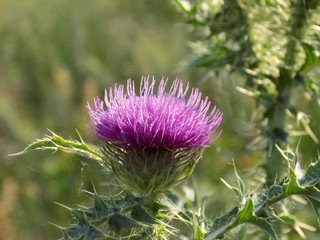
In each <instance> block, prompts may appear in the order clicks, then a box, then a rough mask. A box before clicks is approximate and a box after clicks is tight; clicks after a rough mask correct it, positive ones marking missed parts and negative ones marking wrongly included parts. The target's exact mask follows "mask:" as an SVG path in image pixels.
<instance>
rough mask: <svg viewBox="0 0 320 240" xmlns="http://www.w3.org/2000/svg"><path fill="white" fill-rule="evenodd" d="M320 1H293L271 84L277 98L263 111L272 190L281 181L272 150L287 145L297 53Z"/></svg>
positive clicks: (278, 157)
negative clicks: (282, 52) (283, 48)
mask: <svg viewBox="0 0 320 240" xmlns="http://www.w3.org/2000/svg"><path fill="white" fill-rule="evenodd" d="M318 4H319V1H317V0H311V1H308V2H306V1H303V0H296V1H294V2H293V3H292V13H291V18H290V19H289V29H288V32H287V38H288V43H287V47H286V54H285V57H284V66H280V67H279V70H280V71H279V72H280V75H279V78H278V79H276V80H275V81H274V83H275V85H276V88H277V91H278V95H277V98H276V99H275V100H274V99H272V100H270V102H271V104H270V106H269V108H268V109H267V111H266V118H267V119H268V126H267V135H268V146H267V157H266V163H265V166H264V167H265V170H266V174H267V178H266V184H267V186H271V185H272V184H273V183H274V182H277V181H278V180H279V179H281V175H282V169H283V167H282V165H283V163H282V157H281V154H280V153H279V152H278V151H277V149H276V148H275V144H278V145H279V146H280V147H284V146H285V145H286V143H287V135H288V134H287V132H286V123H287V117H286V111H287V109H288V108H289V107H290V100H291V95H292V90H293V85H294V84H293V83H294V77H295V76H296V74H297V73H298V71H299V70H298V69H297V66H296V61H297V57H298V56H297V53H298V52H299V49H298V47H299V43H300V41H302V39H303V37H304V34H305V29H306V26H307V24H308V20H309V17H310V11H309V10H311V9H316V8H317V5H318Z"/></svg>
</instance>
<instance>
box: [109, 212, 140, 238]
mask: <svg viewBox="0 0 320 240" xmlns="http://www.w3.org/2000/svg"><path fill="white" fill-rule="evenodd" d="M108 225H109V227H110V229H111V230H112V231H114V232H116V233H120V231H121V229H124V228H134V227H138V226H139V224H138V223H137V222H136V221H134V220H132V219H131V218H128V217H126V216H124V215H121V214H119V213H115V214H113V215H112V216H111V217H110V218H109V221H108Z"/></svg>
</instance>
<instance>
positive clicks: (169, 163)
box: [87, 78, 222, 194]
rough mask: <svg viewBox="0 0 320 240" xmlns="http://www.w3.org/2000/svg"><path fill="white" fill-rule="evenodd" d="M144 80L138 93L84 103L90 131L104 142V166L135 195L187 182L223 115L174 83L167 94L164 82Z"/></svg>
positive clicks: (130, 89)
mask: <svg viewBox="0 0 320 240" xmlns="http://www.w3.org/2000/svg"><path fill="white" fill-rule="evenodd" d="M155 84H156V80H155V79H154V78H153V79H152V80H151V81H150V80H149V78H142V80H141V84H140V91H139V94H138V95H137V94H136V92H135V86H134V82H133V81H132V80H130V79H129V80H128V81H127V85H126V88H125V86H124V85H119V86H117V85H116V86H115V87H114V88H110V90H109V92H107V91H106V92H105V99H104V101H102V100H100V99H99V98H98V97H96V98H95V99H94V106H93V107H91V105H90V104H87V108H88V113H89V116H90V119H91V122H92V124H91V127H92V128H91V129H92V131H93V133H94V134H95V136H96V137H97V138H98V139H99V140H101V141H103V142H104V145H103V146H102V152H103V153H104V156H105V158H104V164H105V165H106V166H107V167H108V168H109V169H111V170H112V171H113V172H114V174H115V176H116V177H117V178H118V180H119V181H120V182H122V183H123V184H125V185H126V186H127V187H128V188H130V189H132V190H134V191H135V192H138V193H139V194H149V193H151V192H153V193H157V192H161V191H163V190H164V189H167V188H168V187H170V186H172V185H175V184H177V183H179V182H181V181H182V180H184V179H186V178H188V177H189V176H190V174H191V173H192V171H193V169H194V167H195V165H196V163H197V162H198V161H199V159H200V158H201V156H202V151H203V148H205V147H207V146H208V145H209V144H210V143H211V142H213V141H214V140H215V139H217V138H218V137H219V135H220V132H219V133H218V134H217V136H216V137H215V139H213V140H212V139H211V138H210V136H211V135H212V133H213V132H215V130H216V129H217V128H218V127H219V125H220V122H221V120H222V113H221V112H220V111H219V110H217V108H216V107H213V109H212V110H209V109H210V104H211V102H210V101H209V100H208V97H205V98H204V99H202V98H201V97H202V94H201V92H200V91H199V90H198V89H196V88H192V89H191V91H190V94H188V89H189V85H188V84H187V86H186V87H185V88H184V87H183V83H182V82H181V80H179V79H176V80H175V81H174V82H173V84H172V85H171V87H170V90H169V91H168V92H166V91H165V88H166V85H167V80H165V79H162V80H161V81H160V83H159V87H158V89H157V91H155V90H154V88H155Z"/></svg>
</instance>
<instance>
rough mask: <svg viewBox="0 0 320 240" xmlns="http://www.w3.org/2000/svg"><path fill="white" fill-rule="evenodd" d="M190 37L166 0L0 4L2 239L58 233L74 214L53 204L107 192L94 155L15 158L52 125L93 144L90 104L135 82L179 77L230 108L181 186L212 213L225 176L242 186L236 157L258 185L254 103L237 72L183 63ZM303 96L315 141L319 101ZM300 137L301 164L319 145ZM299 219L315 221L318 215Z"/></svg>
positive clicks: (222, 202)
mask: <svg viewBox="0 0 320 240" xmlns="http://www.w3.org/2000/svg"><path fill="white" fill-rule="evenodd" d="M192 38H193V36H192V34H191V33H190V31H189V30H188V27H187V26H186V25H184V24H183V17H182V16H181V15H180V14H179V12H178V11H177V10H176V9H175V7H174V5H173V4H172V2H170V1H156V0H147V1H130V0H123V1H118V0H108V1H104V0H91V1H87V0H69V1H64V0H54V1H52V0H45V1H37V0H24V1H17V0H2V1H0V239H9V240H20V239H34V240H38V239H39V240H40V239H41V240H43V239H58V238H59V237H61V233H60V230H59V229H58V228H56V227H55V226H53V225H52V224H50V223H54V224H58V225H62V226H66V225H67V224H68V223H69V221H70V214H69V212H68V211H67V210H65V209H64V208H62V207H61V206H58V205H57V204H56V202H58V203H61V204H65V205H68V206H71V207H75V206H77V204H82V205H86V204H89V203H90V198H89V197H88V195H86V194H85V193H83V190H89V191H90V190H92V185H93V184H94V185H95V187H96V188H97V189H98V191H99V193H101V194H104V192H107V190H108V186H106V184H104V182H105V178H107V177H108V176H106V173H104V172H103V171H102V170H101V168H100V166H99V165H98V164H96V163H94V162H90V161H87V160H85V159H82V158H80V157H74V156H70V155H68V154H63V153H55V154H51V153H50V152H44V153H42V152H37V153H29V154H25V155H21V156H11V157H9V156H8V154H10V153H16V152H19V151H21V150H22V149H24V148H25V147H26V146H27V144H28V143H30V142H32V141H33V140H34V139H36V138H41V137H43V136H44V135H45V134H49V132H48V130H47V129H50V130H52V131H54V132H56V133H58V134H60V135H61V136H63V137H65V138H68V137H71V138H77V137H78V136H77V133H76V129H77V130H78V131H79V132H80V134H81V136H82V138H83V139H84V140H85V141H86V142H88V143H96V142H95V139H94V137H93V136H92V135H91V134H90V132H89V131H88V129H87V128H86V120H88V116H87V112H86V107H85V105H86V103H87V101H89V102H92V99H93V97H94V96H97V95H100V96H103V93H104V88H109V87H111V86H113V85H114V84H115V83H123V82H125V81H126V80H127V79H128V78H132V79H135V80H136V82H139V81H140V78H141V76H142V75H143V76H148V75H150V76H155V77H156V78H158V79H160V78H161V77H163V76H166V77H169V79H171V80H173V79H174V78H176V77H179V78H181V79H183V80H184V81H189V82H191V85H192V86H194V87H198V88H200V89H201V90H202V91H203V92H205V94H206V95H208V96H210V99H211V100H212V101H213V102H214V104H216V105H217V106H218V107H219V108H220V109H221V110H222V111H223V112H224V119H223V123H222V126H221V129H223V134H222V136H221V137H220V139H219V140H218V141H217V142H215V143H214V145H213V146H212V147H211V148H210V149H208V150H207V151H206V152H205V155H204V159H203V160H202V161H201V162H200V163H199V165H198V166H197V169H196V171H195V173H194V175H193V176H192V178H191V179H190V180H188V181H187V182H186V183H184V184H183V186H185V187H187V186H194V188H195V189H196V191H197V192H198V194H199V195H200V196H201V197H206V196H208V198H207V200H206V201H207V203H206V206H207V212H208V216H215V215H217V214H220V213H221V212H223V211H225V210H226V209H229V208H231V207H232V206H233V205H234V204H235V203H236V201H235V196H234V195H233V193H232V191H230V190H229V189H227V188H226V187H225V186H224V185H223V184H222V183H221V180H220V178H223V179H225V180H226V181H228V182H230V183H235V177H234V173H233V161H234V162H235V165H236V166H237V169H238V171H239V174H240V175H241V176H242V177H243V178H244V180H245V181H246V179H252V176H254V177H253V178H254V179H255V181H256V182H255V184H256V183H257V181H259V176H260V174H263V173H262V172H261V173H260V172H259V168H253V167H255V166H257V165H258V164H259V163H260V162H261V161H262V160H263V153H261V152H258V151H253V150H252V149H251V150H250V149H249V147H248V146H250V143H251V142H252V141H253V140H254V136H256V134H257V130H256V129H255V120H256V118H257V110H256V109H255V102H254V100H253V99H250V98H249V97H247V96H245V95H243V94H241V93H239V92H238V91H237V90H236V87H237V86H242V85H243V82H244V81H243V79H242V78H241V76H237V75H235V74H232V75H230V74H227V73H226V74H220V75H217V74H215V73H213V72H212V73H208V71H207V70H200V69H186V68H184V61H185V60H186V59H187V56H188V55H189V54H190V52H191V50H190V46H189V42H190V40H192ZM297 96H298V97H297V99H298V101H299V105H301V107H302V108H303V109H304V111H305V112H306V113H308V114H309V115H310V116H311V119H313V122H312V123H311V127H312V129H313V130H314V132H315V134H316V135H318V136H319V133H320V126H319V124H318V122H319V119H320V111H319V104H318V102H317V99H313V100H311V101H305V99H304V96H300V95H299V93H297ZM298 141H300V145H299V152H300V153H303V154H302V155H301V161H302V165H306V164H308V163H309V162H311V161H313V160H315V159H316V158H317V156H318V151H319V145H317V144H315V143H314V142H313V141H312V140H311V139H310V138H309V137H308V136H305V137H301V138H297V139H296V140H293V142H292V145H293V146H297V145H298ZM247 184H248V186H251V185H250V181H248V183H247ZM186 189H187V188H186ZM248 190H251V191H254V189H248ZM294 207H295V208H296V209H299V208H303V206H301V205H299V204H295V206H294ZM301 218H302V219H304V220H305V221H306V222H308V223H309V224H311V225H316V222H315V216H314V215H313V214H312V213H310V214H307V215H306V214H304V215H302V214H301ZM318 234H319V233H318ZM310 236H316V235H310ZM290 239H299V237H297V235H295V234H293V235H292V238H290Z"/></svg>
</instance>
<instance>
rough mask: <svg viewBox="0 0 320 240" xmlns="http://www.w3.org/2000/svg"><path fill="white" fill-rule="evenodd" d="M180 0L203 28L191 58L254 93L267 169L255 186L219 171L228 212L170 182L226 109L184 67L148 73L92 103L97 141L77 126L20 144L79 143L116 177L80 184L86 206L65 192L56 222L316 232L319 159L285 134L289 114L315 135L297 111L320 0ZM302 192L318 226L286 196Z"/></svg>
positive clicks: (104, 235)
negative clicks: (211, 208) (102, 189)
mask: <svg viewBox="0 0 320 240" xmlns="http://www.w3.org/2000/svg"><path fill="white" fill-rule="evenodd" d="M175 3H176V5H177V7H178V9H179V10H181V12H182V13H183V15H184V17H185V18H186V22H187V23H188V24H189V25H190V26H191V29H193V30H195V31H196V32H197V34H199V35H197V37H199V38H198V39H197V40H196V42H194V43H193V46H195V48H194V54H193V56H192V57H191V59H188V60H187V63H188V67H202V68H205V69H206V70H207V71H208V72H210V71H215V72H216V73H217V74H219V73H220V72H232V73H236V74H237V76H239V77H241V78H244V79H245V80H246V84H245V86H239V87H238V89H240V91H241V92H243V93H246V94H247V95H250V96H251V97H254V99H255V101H256V103H257V112H258V113H259V114H257V115H258V116H260V119H259V120H258V121H257V122H256V126H257V128H259V130H260V131H259V133H260V134H259V135H258V136H256V138H255V139H254V140H253V142H254V143H255V146H256V148H255V149H259V150H260V151H262V152H264V158H263V159H261V162H260V164H259V166H257V168H258V167H262V168H263V169H264V171H265V179H264V181H263V183H261V182H259V183H256V185H255V186H254V190H252V189H250V188H248V187H247V185H246V181H244V180H243V179H242V178H241V177H240V175H241V174H238V172H237V170H236V167H235V177H236V180H237V184H236V185H235V186H234V185H233V184H230V183H228V181H227V180H222V182H223V183H224V184H225V185H226V187H227V188H229V189H231V190H232V191H233V192H234V193H235V196H236V200H237V202H236V204H235V206H234V207H233V208H231V209H230V210H229V211H226V212H225V213H222V214H221V215H216V214H215V213H214V214H213V213H210V212H208V211H207V209H206V208H205V206H204V205H203V206H201V207H199V206H197V205H196V203H195V200H194V202H192V204H187V203H186V202H184V201H183V199H182V198H181V197H180V195H179V194H178V193H177V191H175V188H174V186H176V185H178V184H181V182H183V181H184V180H186V179H187V178H188V177H190V175H191V174H192V172H193V171H194V169H195V167H196V165H197V164H198V162H199V160H200V159H201V158H202V153H203V151H204V149H205V148H206V147H208V146H209V145H210V144H211V143H213V142H214V141H216V140H217V139H218V138H219V136H220V134H221V129H219V126H220V123H221V121H222V112H221V111H220V110H218V109H217V108H216V107H215V106H212V105H211V101H210V100H209V98H210V99H211V96H209V97H205V96H203V95H202V93H201V91H200V90H199V89H196V88H191V89H190V87H189V84H187V85H184V84H183V83H182V81H181V80H179V79H176V80H174V81H173V82H172V83H171V84H169V82H170V81H169V80H168V79H161V80H160V81H156V80H155V79H154V78H142V80H141V82H140V87H139V88H138V90H136V86H137V85H136V84H135V82H134V81H133V80H128V81H127V83H126V85H116V86H114V87H113V88H110V90H106V91H105V96H104V98H100V97H96V98H95V99H94V100H93V103H88V104H87V111H88V115H89V120H88V121H87V126H88V130H89V131H90V132H91V133H92V134H93V135H94V136H95V137H96V139H97V140H98V146H92V145H91V144H90V145H89V144H86V143H85V141H84V140H83V139H82V138H81V137H80V134H79V137H80V140H78V141H77V140H67V139H64V138H63V137H61V136H59V135H57V134H55V133H53V132H51V134H50V135H48V136H46V137H44V138H43V139H38V140H36V141H35V142H33V143H32V144H30V145H29V146H28V147H27V148H26V149H25V150H24V151H23V152H22V153H25V152H28V151H38V150H53V151H58V150H59V151H64V152H67V153H72V154H78V155H80V156H82V157H85V158H88V159H92V160H94V161H96V162H98V163H99V164H100V165H101V167H102V169H103V170H106V171H105V172H107V174H110V175H111V176H112V177H114V179H116V181H117V186H118V188H117V190H119V191H118V192H116V193H115V194H111V195H110V194H108V195H106V194H101V193H98V191H97V190H96V189H95V188H94V191H93V192H89V191H85V193H86V194H88V195H89V196H90V197H91V199H92V205H91V206H78V207H76V208H72V207H68V206H64V205H62V204H59V205H61V206H63V207H65V208H66V209H68V210H69V211H70V212H71V215H72V218H73V220H72V222H71V224H70V226H67V227H61V226H57V227H59V228H60V229H61V231H62V234H63V237H62V239H195V240H202V239H206V240H210V239H288V232H290V231H295V232H297V235H298V237H299V238H302V239H307V237H306V236H307V235H306V234H305V232H304V230H303V229H305V230H311V231H316V232H319V223H320V187H319V186H320V161H319V159H318V160H317V161H314V162H313V163H311V164H309V166H306V167H304V168H303V167H301V164H300V162H299V160H300V159H301V156H300V154H299V151H298V150H296V151H293V150H291V149H292V147H291V146H290V145H289V142H290V141H289V140H291V139H292V135H294V134H293V129H292V125H294V124H291V126H290V127H289V123H292V122H293V123H294V122H299V121H300V122H301V123H302V125H303V127H304V130H305V132H307V133H308V135H309V136H310V137H311V138H312V139H313V140H314V141H315V142H317V141H318V139H317V136H316V134H314V133H313V132H312V131H311V128H310V126H309V124H308V123H309V119H308V118H306V117H304V118H301V114H302V111H301V110H300V109H298V105H297V104H295V102H294V93H296V92H299V91H302V92H303V93H305V94H309V95H313V96H314V97H317V94H318V89H319V87H318V85H317V84H318V82H319V81H318V80H317V79H316V78H314V76H315V75H316V70H317V66H318V65H319V62H320V61H319V46H320V44H319V39H320V38H319V33H318V31H317V30H318V28H319V24H320V17H319V14H318V12H317V11H318V10H319V8H320V6H319V5H320V4H319V1H317V0H314V1H313V0H310V1H302V0H292V1H289V0H287V1H280V0H279V1H260V0H256V1H246V0H243V1H240V0H235V1H234V0H221V1H187V0H176V1H175ZM248 6H250V7H248ZM262 36H263V37H262ZM301 87H303V90H301ZM302 115H303V116H306V115H304V114H302ZM292 119H293V120H294V121H292ZM294 126H295V127H296V128H298V126H296V125H294ZM235 165H236V164H235ZM257 172H258V171H257ZM221 177H224V176H221ZM259 177H260V175H259ZM93 181H94V179H93ZM215 197H217V198H219V195H218V196H215ZM293 202H295V203H293ZM296 202H297V203H304V204H305V205H307V204H308V205H310V206H311V208H313V209H314V212H315V217H316V218H317V220H318V223H317V225H316V226H310V225H308V224H306V223H304V222H303V221H302V220H300V219H299V216H298V215H295V212H294V211H292V207H290V206H292V205H293V204H297V203H296ZM306 203H307V204H306ZM308 209H310V208H308ZM222 211H223V210H221V211H220V212H222ZM300 215H301V214H300ZM248 226H249V227H248ZM252 226H254V228H253V229H254V233H253V234H252ZM282 226H285V227H286V228H281V227H282ZM248 229H249V230H250V231H247V230H248ZM288 229H289V231H287V230H288ZM258 231H259V233H258ZM260 232H261V233H260Z"/></svg>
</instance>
